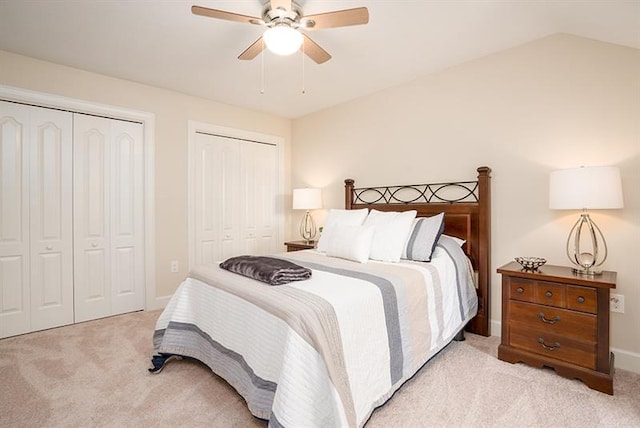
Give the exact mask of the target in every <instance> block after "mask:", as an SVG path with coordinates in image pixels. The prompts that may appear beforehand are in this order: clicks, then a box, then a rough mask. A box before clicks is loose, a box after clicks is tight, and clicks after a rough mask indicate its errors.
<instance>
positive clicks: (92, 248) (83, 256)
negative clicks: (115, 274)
mask: <svg viewBox="0 0 640 428" xmlns="http://www.w3.org/2000/svg"><path fill="white" fill-rule="evenodd" d="M108 138H109V124H108V122H107V121H106V120H105V119H102V118H98V117H93V116H86V115H79V114H77V115H75V117H74V145H73V172H74V185H73V188H74V189H73V195H74V201H73V214H74V254H75V263H74V276H75V281H74V282H75V287H74V295H75V320H76V322H81V321H87V320H90V319H95V318H100V317H105V316H108V315H110V314H111V293H110V283H111V278H110V273H111V272H110V269H109V268H108V267H109V266H110V264H111V261H110V251H109V247H110V242H109V234H110V230H109V226H110V218H109V210H108V207H109V194H110V175H111V170H110V166H111V165H110V162H108V160H109V158H110V156H109V151H108V148H109V147H108V146H109V141H108Z"/></svg>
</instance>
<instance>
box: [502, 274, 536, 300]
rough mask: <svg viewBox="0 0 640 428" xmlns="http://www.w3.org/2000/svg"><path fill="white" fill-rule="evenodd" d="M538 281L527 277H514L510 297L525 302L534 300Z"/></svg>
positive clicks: (510, 285) (511, 282)
mask: <svg viewBox="0 0 640 428" xmlns="http://www.w3.org/2000/svg"><path fill="white" fill-rule="evenodd" d="M535 290H536V282H535V281H529V280H527V279H520V278H512V279H511V281H510V283H509V297H510V298H511V299H514V300H521V301H523V302H533V295H534V293H535Z"/></svg>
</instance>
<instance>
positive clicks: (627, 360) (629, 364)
mask: <svg viewBox="0 0 640 428" xmlns="http://www.w3.org/2000/svg"><path fill="white" fill-rule="evenodd" d="M611 352H613V354H614V355H615V361H614V363H613V366H614V368H616V369H620V370H627V371H630V372H634V373H638V374H640V354H638V353H636V352H631V351H626V350H624V349H619V348H611Z"/></svg>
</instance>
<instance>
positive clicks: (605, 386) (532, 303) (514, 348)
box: [498, 262, 616, 395]
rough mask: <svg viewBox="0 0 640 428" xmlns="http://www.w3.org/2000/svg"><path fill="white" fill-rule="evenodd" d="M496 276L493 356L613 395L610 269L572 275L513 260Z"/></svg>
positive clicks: (559, 268) (568, 270) (612, 279)
mask: <svg viewBox="0 0 640 428" xmlns="http://www.w3.org/2000/svg"><path fill="white" fill-rule="evenodd" d="M498 273H500V274H502V342H501V344H500V346H499V347H498V358H500V359H501V360H503V361H508V362H510V363H517V362H523V363H526V364H528V365H531V366H534V367H539V368H540V367H543V366H547V367H550V368H553V369H554V370H555V371H556V373H558V374H559V375H561V376H564V377H567V378H572V379H580V380H581V381H583V382H584V383H585V384H586V385H587V386H589V387H590V388H593V389H596V390H598V391H602V392H605V393H607V394H611V395H613V354H612V353H611V352H610V349H609V290H610V289H612V288H615V287H616V273H615V272H609V271H605V272H603V273H602V275H594V276H584V275H578V274H574V273H573V272H572V270H571V268H569V267H562V266H547V265H545V266H542V267H541V268H540V269H539V270H538V271H525V270H522V268H521V266H520V265H519V264H518V263H516V262H511V263H509V264H507V265H505V266H502V267H501V268H499V269H498Z"/></svg>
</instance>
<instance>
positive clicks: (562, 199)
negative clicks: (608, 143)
mask: <svg viewBox="0 0 640 428" xmlns="http://www.w3.org/2000/svg"><path fill="white" fill-rule="evenodd" d="M623 207H624V203H623V199H622V180H621V179H620V169H619V168H617V167H613V166H597V167H584V166H583V167H580V168H570V169H561V170H557V171H552V172H551V175H550V177H549V208H551V209H555V210H574V209H581V210H582V213H581V214H580V218H579V219H578V221H577V222H576V224H574V225H573V227H572V228H571V231H570V232H569V237H568V238H567V257H569V260H570V261H571V264H572V265H573V266H574V268H573V271H574V272H575V273H579V274H583V275H598V274H601V273H602V271H601V270H599V269H598V268H599V267H600V266H602V264H603V263H604V261H605V260H606V258H607V242H606V241H605V239H604V235H603V234H602V231H600V228H599V227H598V226H597V225H596V224H595V223H594V222H593V221H592V220H591V217H589V213H588V212H587V210H593V209H619V208H623Z"/></svg>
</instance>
